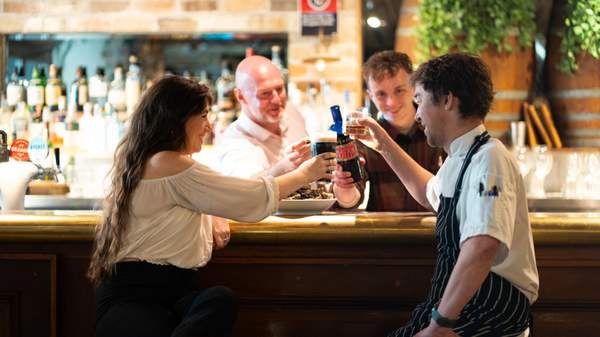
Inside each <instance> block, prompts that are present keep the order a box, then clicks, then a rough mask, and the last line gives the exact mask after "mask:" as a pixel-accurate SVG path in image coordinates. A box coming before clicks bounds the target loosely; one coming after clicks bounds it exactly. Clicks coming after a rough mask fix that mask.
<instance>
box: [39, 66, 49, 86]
mask: <svg viewBox="0 0 600 337" xmlns="http://www.w3.org/2000/svg"><path fill="white" fill-rule="evenodd" d="M38 68H39V72H40V81H42V85H43V86H44V88H45V87H46V84H47V82H48V78H46V68H44V66H43V65H41V64H40V65H38Z"/></svg>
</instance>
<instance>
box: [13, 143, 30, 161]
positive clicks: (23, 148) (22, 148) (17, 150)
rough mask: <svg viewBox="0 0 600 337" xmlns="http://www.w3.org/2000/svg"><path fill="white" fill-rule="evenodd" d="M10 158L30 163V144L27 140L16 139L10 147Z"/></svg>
mask: <svg viewBox="0 0 600 337" xmlns="http://www.w3.org/2000/svg"><path fill="white" fill-rule="evenodd" d="M10 157H11V158H13V159H15V160H18V161H29V142H28V141H27V140H25V139H15V141H14V142H13V143H12V145H11V146H10Z"/></svg>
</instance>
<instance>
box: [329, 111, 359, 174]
mask: <svg viewBox="0 0 600 337" xmlns="http://www.w3.org/2000/svg"><path fill="white" fill-rule="evenodd" d="M330 110H331V115H332V117H333V122H334V124H333V125H332V126H331V128H330V129H331V131H335V132H336V133H337V145H336V147H335V154H336V161H337V163H338V164H339V165H340V166H341V167H342V171H346V172H350V173H351V174H352V179H354V181H355V182H358V181H361V180H362V179H363V173H362V167H361V166H360V161H359V159H358V148H357V147H356V142H355V141H354V140H353V139H352V138H350V136H348V135H347V134H345V133H344V132H343V127H342V125H343V118H342V113H341V110H340V106H339V105H333V106H331V107H330Z"/></svg>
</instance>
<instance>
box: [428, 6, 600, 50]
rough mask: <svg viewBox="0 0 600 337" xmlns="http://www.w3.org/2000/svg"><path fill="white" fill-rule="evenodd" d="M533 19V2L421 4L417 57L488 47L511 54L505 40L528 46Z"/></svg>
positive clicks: (533, 23) (533, 30)
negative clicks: (517, 41) (516, 40)
mask: <svg viewBox="0 0 600 337" xmlns="http://www.w3.org/2000/svg"><path fill="white" fill-rule="evenodd" d="M593 1H600V0H593ZM534 16H535V3H534V0H423V1H422V2H421V6H420V8H419V19H420V22H421V25H420V26H419V27H418V28H417V34H418V38H419V56H420V57H421V58H424V59H427V58H430V57H431V56H436V55H442V54H445V53H448V52H449V51H467V52H471V53H476V54H477V53H479V52H480V51H481V50H483V49H484V48H486V47H488V46H493V47H495V48H496V50H497V51H498V52H511V51H512V48H511V46H510V44H509V43H508V40H507V37H508V36H509V35H511V34H515V35H516V36H517V38H518V40H519V43H520V44H521V45H522V46H531V44H532V42H533V37H534V34H535V20H534Z"/></svg>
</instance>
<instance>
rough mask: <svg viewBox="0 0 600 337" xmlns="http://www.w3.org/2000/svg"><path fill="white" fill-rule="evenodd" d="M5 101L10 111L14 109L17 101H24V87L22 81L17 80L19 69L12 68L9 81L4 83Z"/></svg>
mask: <svg viewBox="0 0 600 337" xmlns="http://www.w3.org/2000/svg"><path fill="white" fill-rule="evenodd" d="M6 101H7V103H8V108H9V109H10V111H15V110H16V108H17V104H18V103H19V102H25V87H24V86H23V82H22V81H19V70H18V68H17V67H15V68H14V69H13V72H12V74H11V76H10V81H9V82H8V84H7V85H6Z"/></svg>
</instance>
